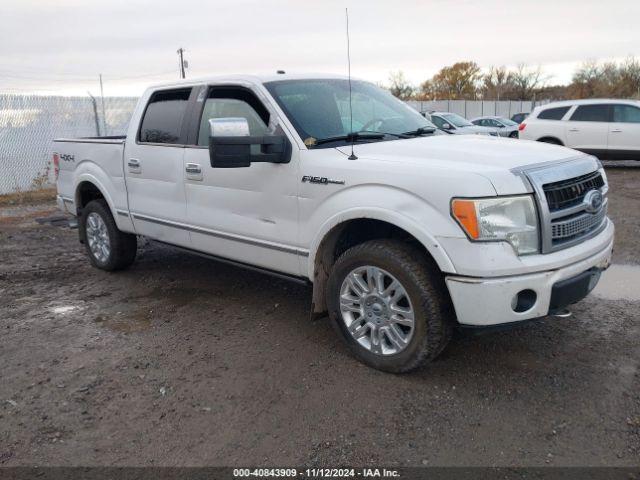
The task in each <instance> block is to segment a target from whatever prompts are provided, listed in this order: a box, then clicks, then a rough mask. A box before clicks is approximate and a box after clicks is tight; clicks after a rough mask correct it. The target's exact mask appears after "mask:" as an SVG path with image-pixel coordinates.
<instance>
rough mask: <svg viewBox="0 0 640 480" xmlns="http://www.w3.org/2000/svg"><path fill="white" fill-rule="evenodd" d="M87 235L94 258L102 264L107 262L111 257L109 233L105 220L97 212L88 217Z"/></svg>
mask: <svg viewBox="0 0 640 480" xmlns="http://www.w3.org/2000/svg"><path fill="white" fill-rule="evenodd" d="M86 233H87V242H88V243H89V248H90V249H91V253H92V254H93V256H94V257H95V258H96V260H98V261H99V262H101V263H105V262H107V261H108V260H109V255H111V242H110V241H109V232H108V230H107V225H106V224H105V223H104V220H102V217H101V216H100V215H99V214H97V213H96V212H91V213H90V214H89V215H88V216H87V227H86Z"/></svg>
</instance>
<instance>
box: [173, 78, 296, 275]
mask: <svg viewBox="0 0 640 480" xmlns="http://www.w3.org/2000/svg"><path fill="white" fill-rule="evenodd" d="M196 109H197V111H198V114H197V116H198V118H197V121H194V122H193V124H194V129H193V134H192V137H191V139H192V140H191V141H190V143H192V144H193V145H190V146H188V147H187V148H185V156H184V171H185V194H186V200H187V218H188V223H189V225H190V228H191V239H192V244H193V248H195V249H196V250H200V251H203V252H207V253H210V254H213V255H217V256H220V257H224V258H227V259H231V260H235V261H239V262H243V263H248V264H251V265H257V266H260V267H263V268H267V269H271V270H276V271H279V272H284V273H288V274H293V275H300V267H299V261H298V256H299V255H305V254H307V252H306V251H304V250H302V249H300V248H298V246H297V243H298V197H297V195H298V188H299V185H300V179H299V178H298V157H299V153H298V148H297V147H296V146H295V144H294V145H293V148H292V154H291V160H290V162H289V163H253V164H251V166H249V167H246V168H213V167H212V166H211V161H210V158H209V150H208V144H209V131H210V130H209V120H210V119H212V118H244V119H246V120H247V122H248V124H249V130H250V131H249V133H250V135H252V136H253V135H264V134H266V133H270V132H274V133H283V132H284V133H285V134H286V133H287V132H285V131H283V130H282V126H281V125H280V122H279V121H278V118H277V116H276V114H275V113H274V111H273V110H272V109H270V108H268V104H266V103H265V102H263V101H262V100H260V99H259V98H258V95H256V93H255V92H254V91H252V89H251V88H250V87H239V86H238V87H236V86H218V87H216V86H213V87H209V88H207V89H206V90H203V91H202V92H201V94H200V95H198V106H197V107H196ZM289 138H290V137H289Z"/></svg>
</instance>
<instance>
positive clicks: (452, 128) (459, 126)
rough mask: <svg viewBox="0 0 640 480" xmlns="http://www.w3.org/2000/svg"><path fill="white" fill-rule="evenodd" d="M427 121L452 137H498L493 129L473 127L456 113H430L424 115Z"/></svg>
mask: <svg viewBox="0 0 640 480" xmlns="http://www.w3.org/2000/svg"><path fill="white" fill-rule="evenodd" d="M425 117H426V118H427V119H428V120H431V123H433V124H434V125H435V126H436V127H438V128H439V129H440V130H442V131H443V132H446V133H450V134H452V135H491V136H492V137H497V136H498V131H497V129H495V128H487V127H481V126H478V125H474V124H473V123H471V122H469V120H467V119H466V118H464V117H461V116H460V115H458V114H457V113H450V112H431V113H428V114H425Z"/></svg>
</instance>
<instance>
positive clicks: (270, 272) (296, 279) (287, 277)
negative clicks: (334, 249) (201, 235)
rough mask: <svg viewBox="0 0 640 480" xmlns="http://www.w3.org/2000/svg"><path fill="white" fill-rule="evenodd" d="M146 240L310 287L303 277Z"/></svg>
mask: <svg viewBox="0 0 640 480" xmlns="http://www.w3.org/2000/svg"><path fill="white" fill-rule="evenodd" d="M148 240H149V241H150V242H152V243H159V244H162V245H166V246H168V247H171V248H175V249H176V250H181V251H183V252H185V253H191V254H193V255H198V256H199V257H203V258H208V259H209V260H214V261H216V262H220V263H226V264H227V265H233V266H235V267H240V268H244V269H245V270H252V271H254V272H258V273H264V274H266V275H271V276H272V277H277V278H281V279H283V280H289V281H290V282H295V283H299V284H301V285H311V282H310V281H309V280H308V279H306V278H304V277H298V276H295V275H290V274H288V273H282V272H276V271H275V270H270V269H268V268H262V267H256V266H255V265H249V264H248V263H244V262H239V261H237V260H231V259H229V258H225V257H219V256H218V255H212V254H210V253H204V252H201V251H199V250H193V249H191V248H187V247H180V246H178V245H173V244H171V243H167V242H163V241H161V240H152V239H148Z"/></svg>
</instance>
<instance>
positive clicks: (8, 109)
mask: <svg viewBox="0 0 640 480" xmlns="http://www.w3.org/2000/svg"><path fill="white" fill-rule="evenodd" d="M137 100H138V99H137V98H135V97H106V98H105V99H104V108H103V105H102V102H101V100H100V99H95V100H94V99H92V98H91V97H61V96H39V95H7V94H0V165H1V168H0V194H6V193H13V192H18V191H26V190H35V189H38V188H43V187H47V186H49V185H50V184H51V183H52V182H53V172H52V165H51V158H52V152H53V144H52V142H53V139H54V138H60V137H89V136H96V135H124V134H125V133H126V131H127V126H128V124H129V119H130V118H131V114H132V112H133V109H134V108H135V106H136V102H137ZM103 112H104V113H103Z"/></svg>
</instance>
